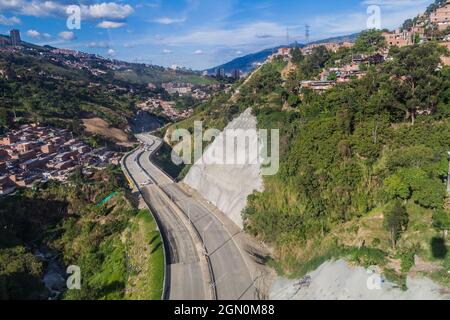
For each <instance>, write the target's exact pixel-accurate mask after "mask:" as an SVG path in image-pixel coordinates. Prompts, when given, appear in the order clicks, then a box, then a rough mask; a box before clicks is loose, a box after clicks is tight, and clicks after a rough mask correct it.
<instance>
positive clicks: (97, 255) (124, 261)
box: [0, 167, 164, 300]
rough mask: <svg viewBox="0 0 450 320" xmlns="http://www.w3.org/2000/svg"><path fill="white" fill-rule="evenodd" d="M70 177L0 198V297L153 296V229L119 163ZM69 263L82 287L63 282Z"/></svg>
mask: <svg viewBox="0 0 450 320" xmlns="http://www.w3.org/2000/svg"><path fill="white" fill-rule="evenodd" d="M70 182H71V183H70V184H61V183H58V182H54V181H52V182H48V183H45V184H39V185H36V186H35V188H33V189H23V190H20V191H19V192H17V193H16V194H14V195H13V196H11V197H6V198H5V197H2V198H0V227H1V229H2V232H1V233H0V299H2V300H28V299H31V300H47V299H49V298H51V299H64V300H119V299H120V300H122V299H124V300H126V299H130V300H159V299H160V298H161V292H162V286H163V276H164V253H163V248H162V246H161V239H160V235H159V232H158V231H157V229H156V223H155V221H153V219H152V218H151V216H150V214H149V212H148V211H146V210H138V209H136V207H135V205H134V201H135V200H134V198H133V197H132V195H131V193H130V190H129V189H128V186H127V182H126V179H125V177H124V176H123V174H122V172H121V170H120V168H113V167H109V168H107V169H106V170H102V171H97V172H95V173H94V174H93V175H92V176H90V177H88V176H84V175H83V174H82V173H81V172H77V173H75V174H74V175H73V176H72V178H71V181H70ZM105 199H109V201H105ZM18 204H20V205H18ZM70 265H76V266H78V267H79V268H80V270H81V284H82V285H81V290H67V288H66V286H65V282H66V280H65V279H66V278H67V274H66V268H67V267H68V266H70Z"/></svg>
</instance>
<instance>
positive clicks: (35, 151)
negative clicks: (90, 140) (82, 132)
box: [0, 124, 120, 195]
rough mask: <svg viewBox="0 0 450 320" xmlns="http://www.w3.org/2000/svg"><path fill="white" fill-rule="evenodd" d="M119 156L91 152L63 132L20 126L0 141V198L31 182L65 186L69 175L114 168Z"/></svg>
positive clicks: (79, 141) (31, 184)
mask: <svg viewBox="0 0 450 320" xmlns="http://www.w3.org/2000/svg"><path fill="white" fill-rule="evenodd" d="M119 159H120V155H119V154H117V153H113V152H111V151H108V150H107V149H106V148H100V149H92V148H91V147H89V146H88V145H87V144H86V143H84V142H82V141H81V140H79V139H76V138H74V137H73V134H72V133H71V132H69V131H68V130H66V129H55V128H51V127H44V126H39V125H38V124H31V125H22V126H21V127H20V128H19V129H17V130H11V131H9V132H7V133H6V134H5V135H3V136H1V137H0V195H7V194H10V193H12V192H14V191H15V190H16V188H19V187H31V186H33V184H34V183H35V182H40V181H48V180H58V181H61V182H65V181H66V180H67V178H68V177H69V176H70V175H71V173H72V172H73V171H74V170H76V169H78V168H82V169H83V170H84V171H86V172H88V171H89V170H90V169H94V168H100V167H105V166H106V165H108V164H118V163H119Z"/></svg>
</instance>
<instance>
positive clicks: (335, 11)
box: [0, 0, 433, 69]
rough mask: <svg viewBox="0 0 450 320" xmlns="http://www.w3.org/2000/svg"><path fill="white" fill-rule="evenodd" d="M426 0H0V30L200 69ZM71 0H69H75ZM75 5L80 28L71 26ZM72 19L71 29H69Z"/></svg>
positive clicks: (393, 15)
mask: <svg viewBox="0 0 450 320" xmlns="http://www.w3.org/2000/svg"><path fill="white" fill-rule="evenodd" d="M431 2H433V0H345V1H336V0H147V1H143V0H142V1H141V0H121V1H108V0H106V1H102V0H99V1H92V0H84V1H79V0H52V1H45V0H0V32H1V33H5V34H6V33H8V31H9V29H11V28H13V27H14V28H18V29H20V30H21V33H22V38H23V39H24V40H26V41H29V42H32V43H38V44H49V45H53V46H55V47H60V48H70V49H77V50H80V51H85V52H92V53H98V54H101V55H103V56H110V57H114V58H117V59H122V60H127V61H137V62H145V63H153V64H158V65H164V66H169V65H173V64H176V65H179V66H185V67H189V68H193V69H204V68H208V67H213V66H216V65H218V64H221V63H224V62H227V61H229V60H231V59H233V58H236V57H238V56H242V55H245V54H248V53H252V52H256V51H259V50H261V49H265V48H268V47H272V46H276V45H282V44H285V43H286V42H287V36H286V35H287V30H289V34H290V39H291V41H292V42H293V41H298V42H304V41H305V24H308V25H310V40H319V39H323V38H326V37H331V36H338V35H345V34H350V33H354V32H358V31H361V30H363V29H366V28H367V20H368V17H369V14H368V13H367V9H368V7H369V6H371V5H377V6H379V8H380V9H381V26H382V27H383V28H389V29H392V28H395V27H397V26H398V25H400V24H401V23H402V22H403V21H404V20H405V19H406V18H410V17H413V16H415V15H416V14H417V13H419V12H422V11H423V10H424V9H425V8H426V7H427V5H429V4H430V3H431ZM74 6H76V7H74ZM78 12H79V13H80V17H81V20H80V21H81V22H80V28H79V29H77V28H76V27H77V24H76V22H77V19H76V17H78ZM74 27H75V29H74Z"/></svg>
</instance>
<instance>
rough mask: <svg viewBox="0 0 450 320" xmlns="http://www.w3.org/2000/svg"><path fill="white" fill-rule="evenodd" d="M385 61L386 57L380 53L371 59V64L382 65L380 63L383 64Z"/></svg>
mask: <svg viewBox="0 0 450 320" xmlns="http://www.w3.org/2000/svg"><path fill="white" fill-rule="evenodd" d="M384 61H385V57H384V56H383V55H382V54H380V53H376V54H374V55H372V56H370V57H369V63H370V64H372V65H373V64H380V63H383V62H384Z"/></svg>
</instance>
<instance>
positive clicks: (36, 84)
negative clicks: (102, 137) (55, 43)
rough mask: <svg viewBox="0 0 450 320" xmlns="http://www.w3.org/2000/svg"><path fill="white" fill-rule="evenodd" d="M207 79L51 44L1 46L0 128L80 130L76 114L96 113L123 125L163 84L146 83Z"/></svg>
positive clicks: (110, 121)
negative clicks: (36, 124) (66, 51)
mask: <svg viewBox="0 0 450 320" xmlns="http://www.w3.org/2000/svg"><path fill="white" fill-rule="evenodd" d="M168 81H175V82H192V83H196V84H203V83H209V82H210V81H211V80H208V79H206V78H203V77H201V76H199V75H197V74H195V73H193V72H191V71H173V70H168V69H165V68H162V67H158V66H147V65H142V64H131V63H126V62H120V61H111V60H107V59H103V58H100V57H97V56H93V55H87V54H80V55H79V56H74V55H63V54H59V53H54V52H53V51H51V48H44V47H32V48H31V47H30V46H25V47H24V48H22V49H21V50H20V51H16V52H9V51H0V87H1V88H2V90H1V92H0V130H1V128H3V129H5V128H7V127H9V126H11V125H13V124H14V121H16V122H17V121H18V122H19V123H20V122H28V121H40V122H41V123H50V124H55V125H58V126H65V127H69V128H70V129H72V130H73V131H75V132H79V131H81V130H82V127H81V126H80V121H79V120H80V119H83V118H89V117H100V118H102V119H104V120H106V121H107V122H108V123H109V124H110V125H111V126H113V127H116V128H120V129H124V128H126V127H127V125H128V122H129V120H130V119H131V118H132V117H133V115H134V114H135V112H136V107H135V104H136V102H137V101H139V100H142V99H144V98H148V97H153V96H155V95H157V94H162V95H163V96H164V95H167V94H166V93H165V92H164V91H163V90H162V89H149V88H148V83H153V84H156V85H157V84H161V83H162V82H168Z"/></svg>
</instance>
